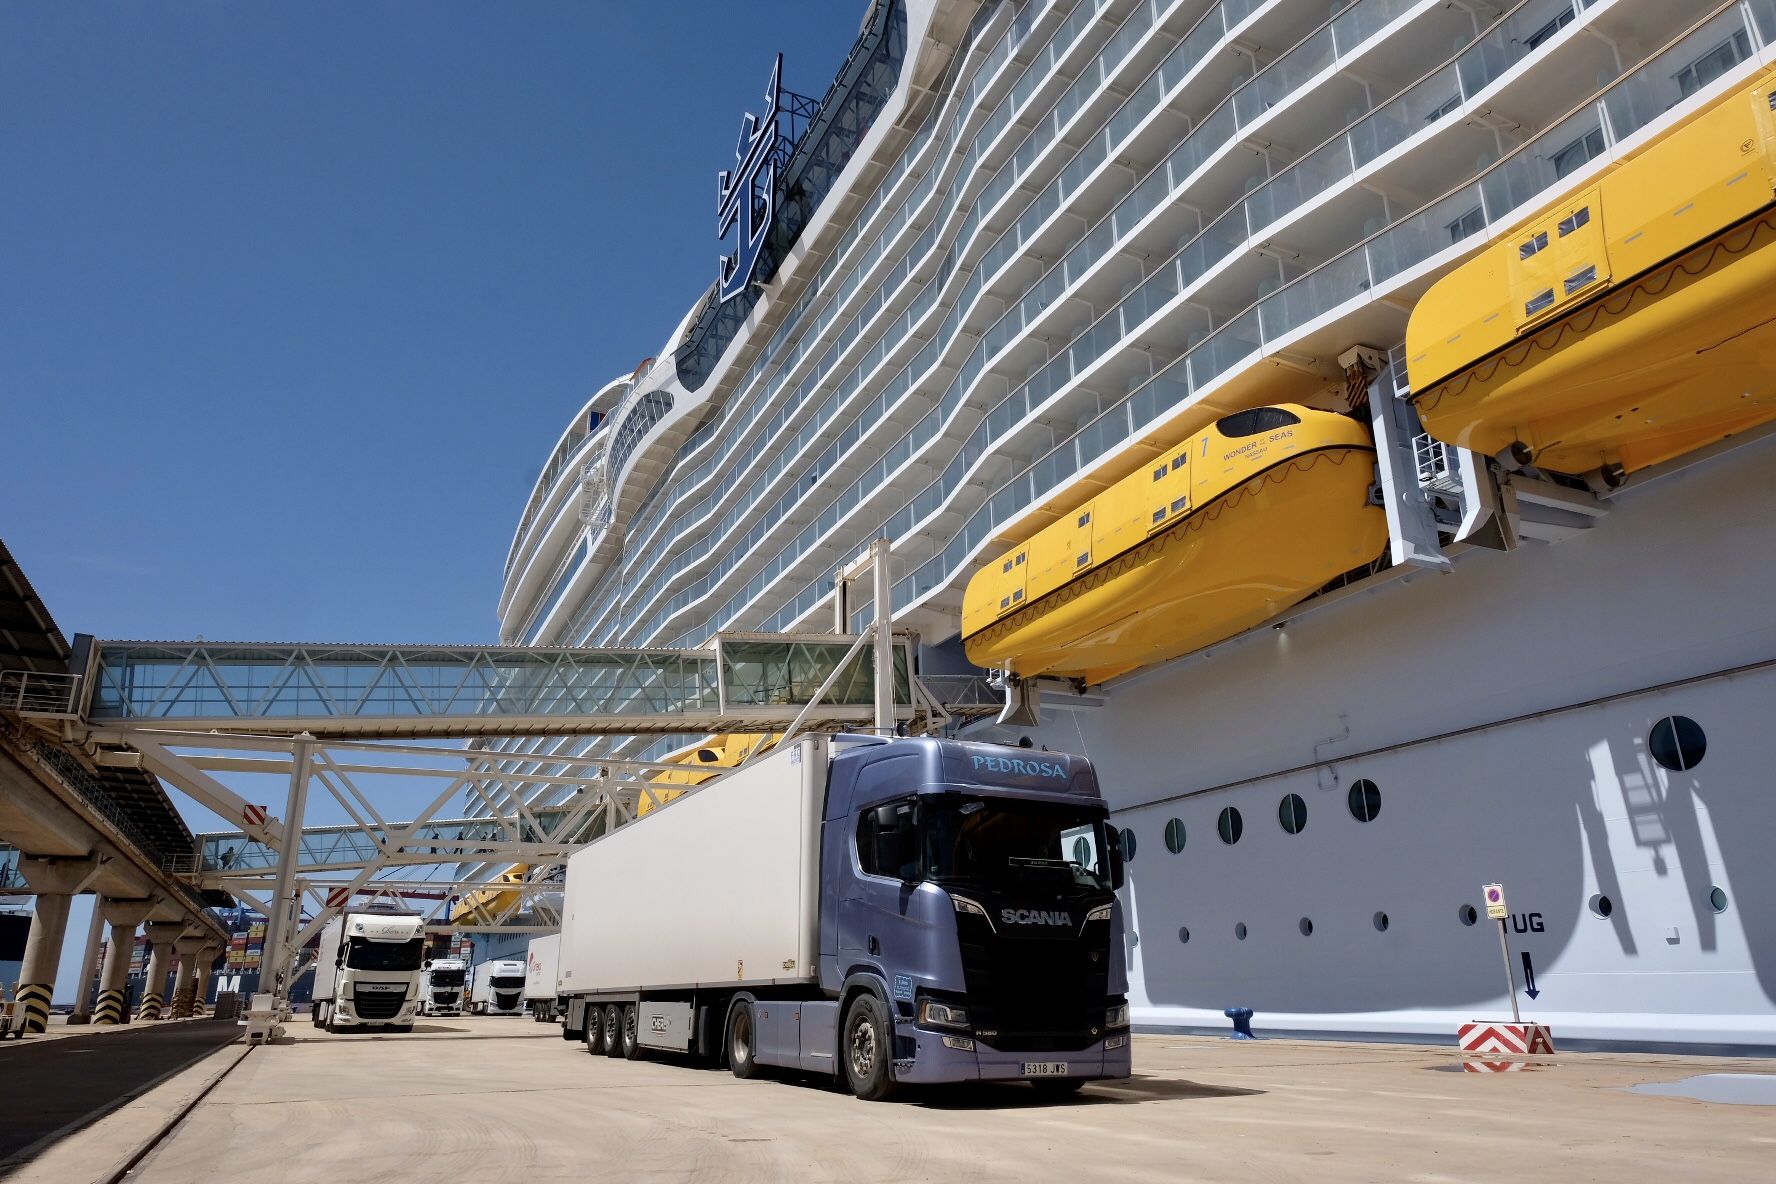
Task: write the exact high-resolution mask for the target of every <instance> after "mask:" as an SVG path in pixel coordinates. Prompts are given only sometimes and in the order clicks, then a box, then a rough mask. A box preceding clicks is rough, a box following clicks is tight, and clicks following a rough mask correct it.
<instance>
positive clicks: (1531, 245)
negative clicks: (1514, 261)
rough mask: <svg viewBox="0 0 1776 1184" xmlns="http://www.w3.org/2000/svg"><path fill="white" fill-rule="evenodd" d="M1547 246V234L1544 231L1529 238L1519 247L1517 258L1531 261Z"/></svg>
mask: <svg viewBox="0 0 1776 1184" xmlns="http://www.w3.org/2000/svg"><path fill="white" fill-rule="evenodd" d="M1547 245H1548V232H1547V231H1545V230H1544V231H1542V232H1541V233H1540V234H1538V235H1536V236H1535V237H1533V238H1531V239H1530V240H1529V241H1528V242H1526V243H1524V244H1523V245H1521V246H1519V247H1518V248H1517V257H1518V258H1519V259H1533V258H1534V257H1535V255H1536V253H1537V252H1538V251H1540V250H1541V249H1542V248H1543V247H1546V246H1547Z"/></svg>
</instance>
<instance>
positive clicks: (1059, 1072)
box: [1024, 1061, 1067, 1077]
mask: <svg viewBox="0 0 1776 1184" xmlns="http://www.w3.org/2000/svg"><path fill="white" fill-rule="evenodd" d="M1066 1075H1067V1062H1066V1061H1025V1062H1024V1076H1025V1077H1065V1076H1066Z"/></svg>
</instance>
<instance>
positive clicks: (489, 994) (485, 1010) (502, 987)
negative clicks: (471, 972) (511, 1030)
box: [469, 958, 524, 1015]
mask: <svg viewBox="0 0 1776 1184" xmlns="http://www.w3.org/2000/svg"><path fill="white" fill-rule="evenodd" d="M469 1010H470V1011H472V1012H474V1013H475V1014H476V1015H517V1014H518V1013H519V1012H521V1011H523V1010H524V963H523V962H520V961H519V960H518V959H516V958H499V959H496V960H494V961H491V962H483V963H481V965H479V966H477V967H475V981H474V985H473V986H472V987H471V988H470V989H469Z"/></svg>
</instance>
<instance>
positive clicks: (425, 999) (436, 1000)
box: [419, 958, 469, 1015]
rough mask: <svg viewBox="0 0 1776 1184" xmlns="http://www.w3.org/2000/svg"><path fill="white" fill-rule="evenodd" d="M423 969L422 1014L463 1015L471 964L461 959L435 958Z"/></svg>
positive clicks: (421, 988) (421, 985)
mask: <svg viewBox="0 0 1776 1184" xmlns="http://www.w3.org/2000/svg"><path fill="white" fill-rule="evenodd" d="M422 969H423V970H424V972H425V973H424V976H423V978H422V980H421V984H420V1005H419V1011H420V1014H421V1015H461V1014H462V1011H463V995H464V994H465V993H466V992H467V990H468V983H467V979H468V974H469V964H468V963H467V962H464V961H463V960H462V959H460V958H433V959H431V960H430V961H428V962H427V963H426V964H425V965H424V967H423V968H422Z"/></svg>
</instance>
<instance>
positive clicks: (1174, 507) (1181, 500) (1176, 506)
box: [1172, 497, 1190, 514]
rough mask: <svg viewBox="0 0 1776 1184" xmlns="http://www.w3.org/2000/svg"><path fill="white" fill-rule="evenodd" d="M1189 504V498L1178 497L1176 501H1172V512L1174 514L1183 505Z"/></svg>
mask: <svg viewBox="0 0 1776 1184" xmlns="http://www.w3.org/2000/svg"><path fill="white" fill-rule="evenodd" d="M1189 504H1190V499H1189V498H1188V497H1181V498H1179V499H1178V500H1177V501H1175V502H1173V503H1172V513H1174V514H1176V513H1177V512H1178V511H1180V510H1182V509H1183V508H1184V507H1185V506H1187V505H1189Z"/></svg>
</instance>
